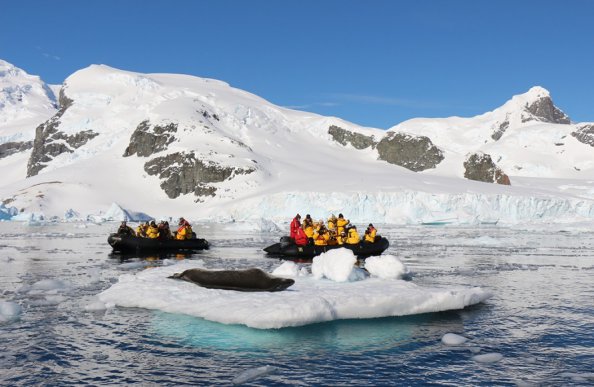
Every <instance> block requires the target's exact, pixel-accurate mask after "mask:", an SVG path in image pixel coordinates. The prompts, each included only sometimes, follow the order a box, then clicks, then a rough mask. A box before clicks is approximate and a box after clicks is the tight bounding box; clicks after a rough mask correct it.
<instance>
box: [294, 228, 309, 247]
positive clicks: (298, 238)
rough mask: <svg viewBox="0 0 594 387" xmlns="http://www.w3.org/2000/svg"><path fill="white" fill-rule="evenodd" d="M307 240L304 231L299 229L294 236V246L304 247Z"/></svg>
mask: <svg viewBox="0 0 594 387" xmlns="http://www.w3.org/2000/svg"><path fill="white" fill-rule="evenodd" d="M308 241H309V240H308V238H307V235H306V234H305V231H304V230H303V229H302V228H301V227H299V228H298V229H297V234H296V235H295V244H296V245H297V246H306V245H307V242H308Z"/></svg>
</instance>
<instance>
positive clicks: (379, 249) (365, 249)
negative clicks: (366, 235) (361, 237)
mask: <svg viewBox="0 0 594 387" xmlns="http://www.w3.org/2000/svg"><path fill="white" fill-rule="evenodd" d="M388 246H390V242H388V240H387V239H386V238H384V237H381V236H379V235H378V236H377V237H376V238H375V242H373V243H366V242H359V243H357V244H356V245H349V244H343V245H331V246H316V245H307V246H297V245H296V244H295V243H294V242H293V241H292V240H291V238H289V237H282V238H281V241H280V242H279V243H275V244H273V245H270V246H268V247H266V248H265V249H264V251H266V252H267V253H268V255H270V256H272V257H279V258H285V259H295V260H300V259H306V260H307V259H311V258H313V257H315V256H316V255H320V254H322V253H325V252H326V251H330V250H333V249H339V248H346V249H349V250H352V251H353V253H355V255H356V256H357V258H367V257H371V256H372V255H380V254H381V253H383V252H384V251H385V250H386V249H387V248H388Z"/></svg>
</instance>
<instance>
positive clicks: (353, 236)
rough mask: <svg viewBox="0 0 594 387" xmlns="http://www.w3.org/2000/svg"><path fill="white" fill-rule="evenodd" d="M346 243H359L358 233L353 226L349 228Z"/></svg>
mask: <svg viewBox="0 0 594 387" xmlns="http://www.w3.org/2000/svg"><path fill="white" fill-rule="evenodd" d="M346 243H348V244H349V245H356V244H357V243H359V233H358V232H357V230H355V229H354V228H351V229H350V230H349V235H348V236H347V240H346Z"/></svg>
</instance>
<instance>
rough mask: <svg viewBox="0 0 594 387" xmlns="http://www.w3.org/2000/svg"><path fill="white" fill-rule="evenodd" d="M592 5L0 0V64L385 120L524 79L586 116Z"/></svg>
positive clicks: (460, 111) (471, 108) (51, 78)
mask: <svg viewBox="0 0 594 387" xmlns="http://www.w3.org/2000/svg"><path fill="white" fill-rule="evenodd" d="M592 17H594V1H589V0H567V1H561V0H559V1H550V0H539V1H521V0H515V1H507V0H503V1H487V0H468V1H462V0H457V1H445V0H442V1H439V0H433V1H429V0H415V1H396V0H393V1H379V0H378V1H355V0H342V1H337V0H317V1H309V0H301V1H280V0H278V1H272V0H252V1H248V0H243V1H242V0H235V1H230V0H218V1H214V0H213V1H206V0H204V1H190V0H186V1H181V0H169V1H155V0H143V1H140V0H121V1H114V0H101V1H66V0H62V1H42V0H39V1H28V0H19V1H11V2H4V3H3V4H2V6H1V12H0V58H1V59H4V60H6V61H8V62H11V63H13V64H14V65H16V66H18V67H20V68H23V69H24V70H26V71H27V72H29V73H30V74H37V75H40V76H41V77H42V78H43V79H44V80H45V81H46V82H48V83H62V81H63V80H64V79H65V78H66V77H68V75H70V74H71V73H73V72H74V71H76V70H78V69H81V68H84V67H87V66H89V65H90V64H96V63H101V64H106V65H109V66H112V67H116V68H121V69H125V70H130V71H138V72H160V73H184V74H192V75H197V76H201V77H209V78H216V79H220V80H223V81H226V82H228V83H230V84H231V85H232V86H235V87H238V88H241V89H244V90H247V91H249V92H252V93H254V94H257V95H259V96H261V97H263V98H266V99H267V100H269V101H271V102H273V103H275V104H278V105H282V106H290V107H295V108H298V109H301V110H306V111H312V112H316V113H320V114H324V115H333V116H338V117H341V118H344V119H346V120H349V121H352V122H355V123H357V124H361V125H365V126H373V127H379V128H388V127H390V126H393V125H395V124H397V123H399V122H401V121H404V120H406V119H409V118H414V117H447V116H452V115H458V116H465V117H466V116H474V115H477V114H482V113H484V112H486V111H489V110H492V109H494V108H496V107H498V106H500V105H502V104H503V103H504V102H505V101H507V100H508V99H509V98H511V96H512V95H514V94H520V93H523V92H525V91H527V90H528V89H529V88H530V87H531V86H535V85H540V86H543V87H545V88H547V89H548V90H549V91H550V92H551V95H552V97H553V99H554V101H555V103H556V105H557V106H559V107H560V108H561V109H562V110H564V111H565V112H566V113H567V114H568V115H569V116H570V117H571V118H572V120H574V121H578V122H580V121H594V28H592Z"/></svg>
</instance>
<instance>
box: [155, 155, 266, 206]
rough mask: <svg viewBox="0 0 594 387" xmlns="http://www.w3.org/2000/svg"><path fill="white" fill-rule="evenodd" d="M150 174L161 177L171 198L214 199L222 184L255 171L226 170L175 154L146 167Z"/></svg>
mask: <svg viewBox="0 0 594 387" xmlns="http://www.w3.org/2000/svg"><path fill="white" fill-rule="evenodd" d="M144 170H145V171H146V172H147V173H148V174H149V175H158V176H159V178H160V179H161V180H163V181H162V182H161V188H162V189H163V191H165V193H166V194H167V196H169V197H170V198H172V199H173V198H176V197H178V196H179V195H185V194H188V193H193V194H194V195H196V196H198V197H203V196H214V194H215V192H216V187H214V186H212V185H210V183H218V182H222V181H225V180H227V179H230V178H233V176H236V175H246V174H249V173H252V172H254V171H255V170H256V169H255V168H236V167H224V166H221V165H218V164H216V163H214V162H211V161H205V160H200V159H197V158H196V155H195V154H194V153H193V152H191V153H180V152H178V153H172V154H169V155H167V156H162V157H156V158H154V159H152V160H150V161H148V162H147V163H145V164H144Z"/></svg>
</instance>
